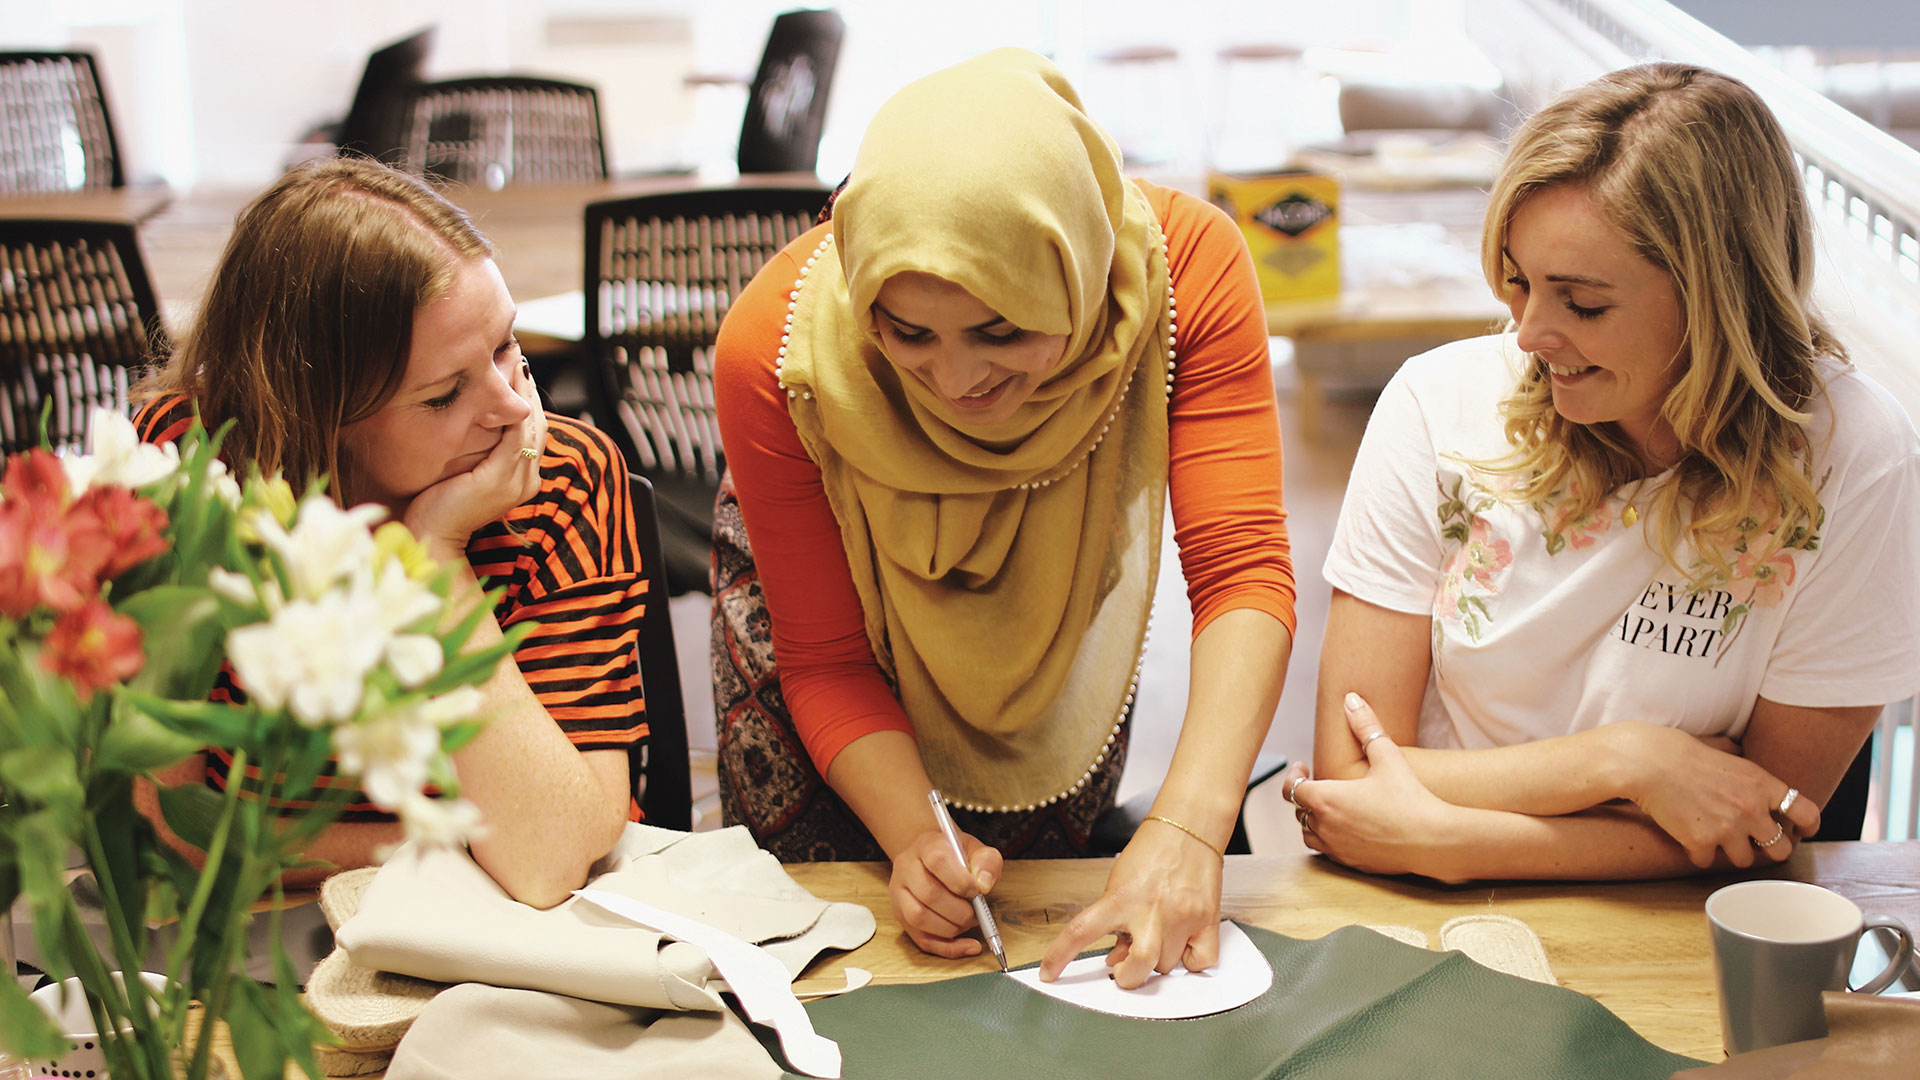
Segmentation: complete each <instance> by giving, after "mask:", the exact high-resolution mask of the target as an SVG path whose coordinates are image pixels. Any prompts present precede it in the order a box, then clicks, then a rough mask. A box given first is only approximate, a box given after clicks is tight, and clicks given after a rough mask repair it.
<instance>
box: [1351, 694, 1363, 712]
mask: <svg viewBox="0 0 1920 1080" xmlns="http://www.w3.org/2000/svg"><path fill="white" fill-rule="evenodd" d="M1365 704H1366V702H1364V701H1361V700H1360V695H1359V694H1355V693H1351V692H1349V693H1348V694H1347V700H1346V706H1347V711H1348V712H1359V711H1360V706H1362V705H1365Z"/></svg>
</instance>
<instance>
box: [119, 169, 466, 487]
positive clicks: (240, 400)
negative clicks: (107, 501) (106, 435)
mask: <svg viewBox="0 0 1920 1080" xmlns="http://www.w3.org/2000/svg"><path fill="white" fill-rule="evenodd" d="M492 255H493V248H492V247H491V246H490V245H489V244H488V243H487V241H486V239H485V238H484V237H482V236H481V235H480V233H479V232H478V231H477V230H476V229H475V228H474V227H473V223H472V221H470V220H469V219H468V217H467V215H466V213H465V212H464V211H462V210H461V209H460V208H459V207H457V206H454V205H453V204H452V203H450V202H448V201H447V200H446V199H445V198H443V197H441V196H440V194H439V193H437V192H435V191H434V190H433V189H432V188H430V187H428V186H427V185H426V184H425V183H424V182H423V181H421V180H419V179H417V178H415V177H413V176H409V175H407V174H406V173H403V172H400V171H398V170H395V169H391V168H388V167H387V166H385V165H382V164H380V163H379V162H377V161H373V160H372V159H369V158H360V157H340V158H331V159H325V160H321V161H317V162H309V163H307V164H304V165H300V166H297V167H295V168H294V169H292V170H290V171H289V172H288V173H287V174H286V175H285V176H283V177H281V178H280V179H279V180H278V181H277V182H275V183H274V185H273V186H272V187H270V188H268V189H267V190H266V191H265V192H263V193H261V194H260V196H259V197H257V198H255V199H254V200H253V202H251V203H249V204H248V205H247V207H246V209H244V210H242V211H241V212H240V215H239V218H238V219H237V220H236V222H235V224H234V230H233V235H232V236H231V237H230V238H229V239H228V240H227V246H226V249H225V251H224V252H222V254H221V256H220V263H219V266H218V268H217V269H216V270H215V271H214V275H213V281H212V284H211V285H209V286H208V290H207V297H206V303H205V304H204V305H203V306H202V308H201V309H200V313H199V316H198V318H197V319H196V320H195V324H194V327H193V329H192V330H191V332H189V334H188V335H187V337H186V339H185V340H184V342H183V343H182V344H181V346H180V348H179V350H178V351H177V352H176V353H175V355H174V356H173V358H172V359H171V360H170V361H169V362H168V363H167V364H166V366H165V367H163V368H162V369H161V370H160V371H159V372H157V373H156V374H155V375H154V376H153V377H152V378H150V379H149V380H148V381H147V382H146V383H145V384H143V385H142V387H141V388H140V391H139V395H140V396H142V397H152V396H156V395H158V394H162V393H167V392H169V391H180V392H184V393H186V394H188V395H189V396H191V397H192V398H194V399H195V401H197V402H198V405H199V409H200V415H201V417H202V418H203V419H204V420H205V422H206V425H207V427H208V428H209V429H217V428H218V427H219V426H220V425H221V424H223V423H225V422H226V421H228V420H233V421H235V422H236V423H235V426H234V428H233V430H232V432H231V433H229V434H228V436H227V439H226V442H225V444H224V445H223V448H222V456H223V457H225V458H226V459H227V460H228V461H229V462H232V463H233V464H235V465H237V466H244V465H247V464H253V465H257V466H259V468H260V470H261V472H262V473H263V474H269V475H270V474H272V473H275V472H279V473H282V474H283V475H285V476H286V477H287V479H288V480H289V481H291V482H292V483H293V484H294V487H295V489H296V490H298V489H300V488H301V487H302V485H303V484H304V483H306V482H307V481H308V480H309V479H311V478H313V477H316V476H321V475H325V476H329V477H333V478H334V479H335V481H336V483H334V484H333V485H331V487H332V489H333V490H334V492H335V497H336V498H339V497H341V495H340V492H339V488H340V487H341V483H340V482H339V481H342V480H343V479H344V478H343V477H342V476H341V465H342V461H341V457H340V438H339V436H340V430H341V429H342V428H343V427H346V426H347V425H349V424H352V423H355V422H356V421H360V420H364V419H366V418H367V417H369V416H372V415H373V414H374V413H375V412H378V411H379V409H380V408H381V406H383V405H385V404H386V402H387V401H388V399H390V398H391V397H392V396H393V395H394V393H395V392H396V391H397V390H398V389H399V387H400V383H401V380H402V379H404V378H405V377H406V372H407V356H408V353H409V352H410V351H411V349H412V345H413V320H414V315H415V313H416V312H417V311H419V309H420V308H422V307H424V306H425V305H427V304H429V303H432V302H433V301H434V300H437V299H439V298H440V297H441V296H443V295H445V294H446V292H447V290H448V288H449V287H450V285H451V282H452V279H453V272H454V270H455V268H456V267H457V266H458V264H459V263H460V262H461V261H463V260H468V259H481V258H490V257H491V256H492Z"/></svg>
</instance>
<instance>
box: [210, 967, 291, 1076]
mask: <svg viewBox="0 0 1920 1080" xmlns="http://www.w3.org/2000/svg"><path fill="white" fill-rule="evenodd" d="M229 994H230V996H229V997H228V998H227V1016H226V1020H227V1028H228V1030H229V1031H231V1032H232V1033H233V1056H234V1058H235V1059H236V1060H237V1061H239V1062H240V1075H242V1076H244V1077H246V1080H283V1078H284V1077H285V1075H286V1069H287V1056H288V1055H287V1046H286V1042H287V1041H290V1040H291V1039H292V1038H295V1037H304V1034H305V1033H304V1031H301V1030H294V1031H287V1032H284V1033H283V1032H282V1031H281V1030H280V1025H279V1024H277V1023H275V1019H276V1018H275V1016H274V1015H273V1013H274V1009H273V1007H272V1004H271V1003H270V1002H269V1001H268V1000H267V995H266V991H264V990H263V989H261V986H260V984H259V983H257V982H254V981H253V980H252V979H248V978H235V979H234V980H233V984H232V986H231V987H230V988H229Z"/></svg>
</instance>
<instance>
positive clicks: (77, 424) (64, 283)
mask: <svg viewBox="0 0 1920 1080" xmlns="http://www.w3.org/2000/svg"><path fill="white" fill-rule="evenodd" d="M168 348H169V344H168V341H167V335H166V331H165V330H164V329H163V328H162V326H161V323H160V309H159V306H158V305H157V304H156V303H155V302H154V297H153V286H152V285H150V284H149V283H148V280H147V270H146V264H145V263H144V262H143V261H142V260H141V258H140V247H139V244H138V242H137V241H136V239H135V237H134V231H133V226H132V225H129V224H127V223H125V222H117V221H39V220H25V219H0V454H12V453H16V452H18V451H20V450H24V449H27V448H29V447H32V446H37V445H39V443H40V423H41V416H42V414H43V412H45V413H46V433H47V437H48V440H49V441H50V442H51V443H52V444H53V446H55V447H56V448H69V449H80V448H82V447H84V446H85V445H86V440H87V415H88V413H89V411H90V410H91V409H92V407H93V406H96V405H101V406H105V407H107V408H113V409H119V410H122V411H125V410H126V408H127V387H128V386H129V385H130V384H131V383H132V382H133V381H135V380H136V379H137V378H138V375H139V370H140V369H141V368H142V367H144V366H145V365H147V364H149V363H152V362H154V361H156V360H158V359H160V358H162V357H164V356H165V355H166V352H167V350H168ZM49 410H50V411H49Z"/></svg>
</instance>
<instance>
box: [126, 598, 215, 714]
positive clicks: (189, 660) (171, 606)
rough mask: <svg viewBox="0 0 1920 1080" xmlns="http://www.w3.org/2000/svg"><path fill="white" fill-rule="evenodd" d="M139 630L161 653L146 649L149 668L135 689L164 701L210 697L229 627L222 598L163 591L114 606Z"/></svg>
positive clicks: (134, 683) (138, 677)
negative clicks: (165, 698)
mask: <svg viewBox="0 0 1920 1080" xmlns="http://www.w3.org/2000/svg"><path fill="white" fill-rule="evenodd" d="M115 607H116V609H117V610H118V611H119V612H120V613H121V614H122V615H126V616H128V617H130V618H132V619H133V620H134V621H135V622H137V623H139V624H140V633H141V635H142V636H143V637H144V638H145V639H146V640H147V641H148V642H150V643H151V644H152V645H155V646H160V647H158V648H154V647H149V648H148V649H147V663H146V667H144V668H142V669H141V671H140V673H139V674H138V675H136V676H134V677H133V679H132V681H131V682H130V683H129V685H130V686H132V687H134V688H136V689H139V690H144V691H149V692H152V693H156V694H159V695H161V696H163V697H171V698H187V699H197V698H204V697H206V696H207V692H208V691H209V690H211V689H212V688H213V681H214V678H215V676H217V675H218V674H219V673H220V661H221V658H222V657H223V656H224V655H225V650H224V649H223V648H222V645H223V643H224V642H225V640H226V634H227V627H226V625H225V620H224V619H222V618H221V614H222V609H221V604H220V600H219V597H218V596H217V595H216V594H215V593H214V592H213V590H211V589H208V588H206V587H204V586H198V587H195V586H186V585H159V586H155V587H154V588H151V589H148V590H146V591H144V592H139V593H135V594H133V595H132V596H129V597H127V598H126V599H125V600H122V601H121V602H120V603H118V604H117V605H115Z"/></svg>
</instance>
